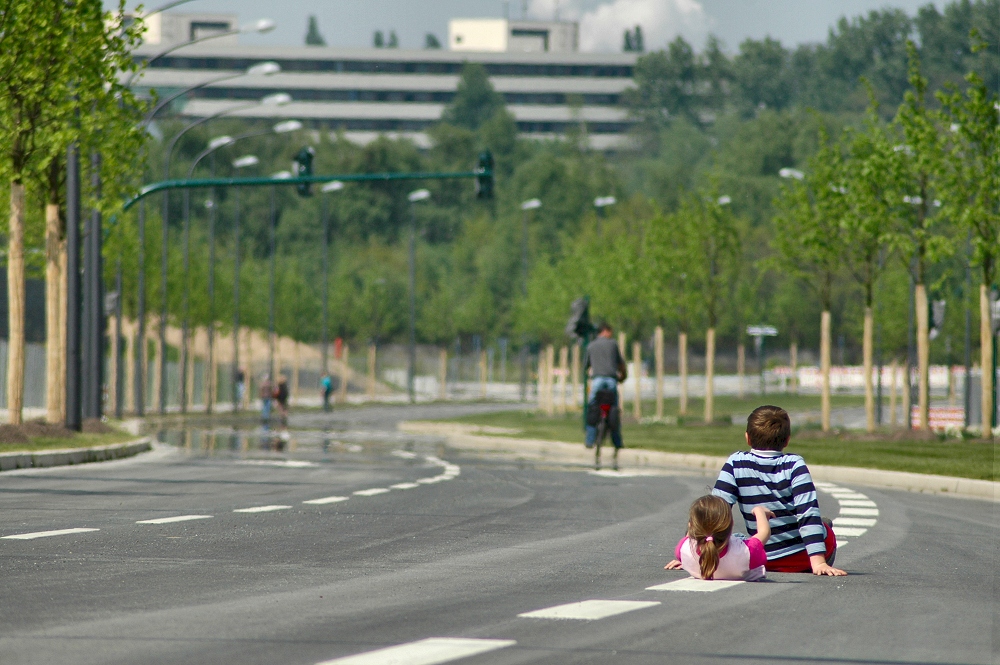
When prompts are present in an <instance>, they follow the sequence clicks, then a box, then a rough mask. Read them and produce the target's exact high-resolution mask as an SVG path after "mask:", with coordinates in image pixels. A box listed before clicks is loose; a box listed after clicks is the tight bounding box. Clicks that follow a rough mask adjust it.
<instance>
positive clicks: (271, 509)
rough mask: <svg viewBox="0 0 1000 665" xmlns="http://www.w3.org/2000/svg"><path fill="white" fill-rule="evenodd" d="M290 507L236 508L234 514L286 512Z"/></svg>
mask: <svg viewBox="0 0 1000 665" xmlns="http://www.w3.org/2000/svg"><path fill="white" fill-rule="evenodd" d="M289 508H291V506H254V507H252V508H237V509H236V510H234V511H233V512H234V513H270V512H274V511H275V510H288V509H289Z"/></svg>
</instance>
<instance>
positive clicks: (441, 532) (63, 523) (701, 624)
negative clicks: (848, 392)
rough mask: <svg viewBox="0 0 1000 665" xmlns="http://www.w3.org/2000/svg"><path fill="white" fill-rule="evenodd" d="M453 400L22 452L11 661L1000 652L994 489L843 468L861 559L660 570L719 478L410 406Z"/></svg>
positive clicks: (6, 600)
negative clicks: (486, 431) (570, 449)
mask: <svg viewBox="0 0 1000 665" xmlns="http://www.w3.org/2000/svg"><path fill="white" fill-rule="evenodd" d="M464 408H471V407H464ZM433 409H434V407H427V406H425V407H415V408H414V409H413V410H410V408H409V407H407V408H404V409H403V410H401V411H394V410H392V407H377V408H375V407H373V408H372V409H357V410H352V411H354V412H355V413H354V414H353V415H349V411H347V410H345V411H344V412H341V413H337V414H334V416H333V417H332V418H331V419H330V420H329V421H325V420H324V417H323V416H319V415H315V414H314V415H309V416H304V417H300V418H298V419H297V420H293V426H296V425H297V426H302V427H309V428H317V429H313V430H308V431H299V432H295V433H294V435H293V439H292V441H290V442H289V444H288V445H287V446H286V448H285V449H284V450H283V451H278V450H275V449H274V448H273V446H271V445H270V444H267V445H264V444H262V440H261V439H259V438H254V437H250V438H246V437H239V436H234V435H232V434H231V433H228V432H227V431H222V430H219V431H216V432H214V434H213V435H206V434H205V433H204V432H196V433H194V435H193V436H187V437H180V438H179V439H178V437H176V436H173V438H174V439H175V440H178V441H180V442H183V443H185V444H186V445H187V447H186V448H185V447H183V446H181V447H172V446H163V447H159V448H158V449H157V450H156V451H155V452H153V453H150V454H147V455H143V456H140V457H138V458H135V459H131V460H125V461H120V462H112V463H106V464H100V465H89V466H81V467H75V468H74V467H64V468H56V469H47V470H38V471H24V472H10V473H3V474H0V502H2V504H0V505H2V506H3V511H2V516H0V599H2V602H0V663H2V664H3V665H19V664H22V663H45V664H46V665H50V664H61V663H72V664H74V665H76V664H80V665H83V664H89V663H95V664H96V663H101V664H105V663H108V664H110V663H143V664H152V663H185V664H187V663H220V664H229V663H233V664H236V663H239V664H257V663H260V664H265V663H266V664H279V663H280V664H289V665H294V664H303V665H312V664H315V663H322V662H326V661H330V660H335V659H341V658H348V657H350V656H356V655H358V657H357V658H354V659H349V660H344V661H341V662H343V663H355V664H359V663H360V664H369V665H370V664H375V663H400V664H415V663H425V664H428V663H439V662H460V663H463V664H466V663H467V664H468V665H475V664H479V663H483V664H486V663H490V664H497V665H500V664H508V663H509V664H513V663H607V662H615V663H651V664H652V663H657V664H659V663H695V664H702V663H737V662H747V661H750V662H767V663H772V662H779V663H996V662H998V655H997V654H998V644H1000V640H998V626H1000V622H998V621H997V618H998V612H997V601H996V599H997V598H998V595H997V588H996V571H997V563H998V561H997V552H998V543H1000V538H998V533H1000V530H998V519H997V518H998V515H997V508H996V507H995V505H994V504H990V503H985V502H979V501H971V500H962V499H955V498H947V497H933V496H924V495H918V494H907V493H901V492H892V491H882V490H875V489H869V488H863V487H853V486H848V487H832V486H830V487H825V488H824V492H823V493H822V494H821V503H822V507H823V511H824V513H825V514H826V515H828V516H831V517H836V518H837V519H838V520H839V521H838V531H843V532H845V533H847V534H851V535H850V536H849V537H845V538H844V540H845V543H844V544H843V545H842V547H841V549H840V552H839V553H838V559H837V564H838V566H840V567H843V568H845V569H847V570H848V571H849V572H850V575H849V576H848V577H846V578H822V579H821V578H815V577H813V576H811V575H771V576H769V577H770V579H769V581H767V582H762V583H752V584H737V585H733V586H723V585H716V586H715V587H712V590H710V591H707V592H706V591H680V590H675V589H676V588H677V587H676V585H674V586H673V587H670V586H668V587H667V588H666V589H662V590H650V589H649V587H653V586H658V585H663V584H665V583H670V582H678V581H680V580H683V579H684V578H686V574H684V573H683V572H675V571H664V570H663V565H664V564H665V563H666V562H667V561H669V560H670V558H671V552H672V549H673V545H674V544H675V543H676V541H677V539H678V538H679V537H680V536H681V535H682V532H683V529H684V524H685V520H686V511H687V507H688V505H689V504H690V502H691V500H692V499H693V498H695V497H697V496H699V495H701V494H703V493H704V492H705V491H706V490H707V488H708V486H709V484H710V482H711V480H710V479H709V478H705V477H699V476H686V475H666V476H646V475H629V474H628V473H625V474H621V475H618V476H615V475H613V474H603V475H595V474H593V473H588V472H586V470H584V469H578V468H560V467H552V466H546V467H536V466H530V465H520V464H513V463H505V462H498V461H489V460H482V459H473V458H467V457H463V456H461V455H459V454H456V453H455V452H453V451H450V450H448V449H446V448H445V447H444V446H443V445H441V443H440V442H438V441H435V440H434V439H432V438H427V437H416V436H411V435H401V434H398V433H395V432H393V431H392V430H391V423H392V422H393V420H394V419H396V418H398V417H400V416H401V417H403V418H412V417H421V414H423V415H424V416H426V415H429V414H431V413H432V412H433ZM429 410H430V411H429ZM362 412H366V415H361V413H362ZM335 420H336V421H337V422H334V421H335ZM324 422H326V424H327V425H329V427H328V429H330V430H332V431H330V432H323V431H320V430H319V429H318V428H319V427H321V426H323V425H324ZM421 480H422V481H423V482H420V481H421ZM369 490H371V491H369ZM379 490H388V491H379ZM856 492H857V493H860V495H859V494H857V493H856ZM247 510H252V511H257V512H235V511H247ZM873 511H874V512H873ZM179 518H185V519H184V521H162V520H174V519H179ZM150 520H160V521H161V522H160V523H149V521H150ZM845 520H846V521H845ZM852 520H853V521H852ZM66 529H96V530H92V531H80V532H74V533H62V534H57V535H46V536H41V537H32V538H30V539H26V538H27V537H30V536H33V535H37V534H39V533H40V532H49V531H62V530H66ZM10 536H18V537H17V538H10ZM682 584H684V583H682ZM583 601H595V602H587V603H583ZM609 601H611V602H609ZM622 601H624V604H622ZM580 603H583V604H580ZM563 605H570V606H569V607H565V608H563V607H561V606H563ZM553 608H554V609H553ZM538 610H548V611H547V612H542V613H541V616H538V615H536V616H519V615H523V614H529V613H532V612H535V611H538ZM624 610H628V611H624ZM581 612H582V613H584V614H585V615H587V616H589V617H591V618H589V619H582V618H548V617H551V616H566V615H567V614H569V615H573V614H577V615H579V614H580V613H581ZM602 614H607V615H608V616H606V617H605V618H595V617H599V616H601V615H602ZM431 638H449V639H446V640H441V639H438V640H436V641H435V640H433V639H431ZM385 649H389V651H380V650H385ZM364 654H367V655H364ZM428 654H431V655H428ZM434 654H436V655H434ZM470 654H471V655H470ZM463 656H464V657H463Z"/></svg>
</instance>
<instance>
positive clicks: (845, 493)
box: [814, 483, 879, 549]
mask: <svg viewBox="0 0 1000 665" xmlns="http://www.w3.org/2000/svg"><path fill="white" fill-rule="evenodd" d="M814 484H815V485H816V488H817V489H819V490H821V491H823V492H826V493H827V494H830V495H831V496H832V497H833V498H834V499H836V501H837V503H838V504H839V506H840V512H839V514H838V516H837V517H835V518H834V520H833V530H834V534H835V535H836V536H837V548H838V549H839V548H841V547H843V546H844V545H847V544H848V543H849V542H850V541H849V540H842V538H858V537H860V536H863V535H865V534H866V533H868V528H869V527H873V526H875V524H876V523H877V522H878V520H877V519H875V518H877V517H878V515H879V512H878V505H876V503H875V502H874V501H872V500H871V499H869V498H868V497H867V496H866V495H864V494H862V493H860V492H858V491H855V490H852V489H849V488H847V487H840V486H839V485H835V484H833V483H814Z"/></svg>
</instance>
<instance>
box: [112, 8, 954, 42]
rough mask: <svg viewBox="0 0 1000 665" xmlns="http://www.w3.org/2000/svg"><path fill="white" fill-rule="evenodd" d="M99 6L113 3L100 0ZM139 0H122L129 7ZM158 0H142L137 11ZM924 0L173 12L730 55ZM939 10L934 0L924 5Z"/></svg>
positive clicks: (351, 33) (293, 25)
mask: <svg viewBox="0 0 1000 665" xmlns="http://www.w3.org/2000/svg"><path fill="white" fill-rule="evenodd" d="M104 3H105V6H106V7H107V8H112V7H113V6H117V5H116V3H112V2H109V1H108V0H104ZM138 4H139V3H138V2H135V0H128V4H127V6H128V7H129V8H130V9H132V8H134V7H135V6H137V5H138ZM159 4H161V3H160V1H159V0H147V2H146V3H145V5H146V7H147V8H153V7H156V6H158V5H159ZM927 4H932V3H931V2H929V0H509V1H508V2H504V1H503V0H294V1H293V2H288V1H287V0H286V2H275V0H194V1H193V2H190V3H188V4H185V5H183V6H181V7H177V8H176V9H175V10H173V11H177V12H220V13H232V14H236V15H238V17H239V20H240V22H241V23H244V24H245V23H249V22H252V21H254V20H256V19H259V18H271V19H273V20H275V21H276V22H277V24H278V27H277V28H276V29H275V30H274V31H273V32H271V33H269V34H266V35H244V36H241V38H240V39H241V41H242V42H243V43H248V44H271V45H281V46H300V45H302V43H303V41H304V38H305V34H306V25H307V21H308V17H309V15H315V16H316V17H317V19H318V21H319V27H320V32H321V33H322V34H323V36H324V37H325V39H326V42H327V44H328V45H330V46H354V47H358V46H370V45H371V40H372V34H373V32H374V31H375V30H382V31H383V32H384V33H385V34H386V35H388V33H389V31H390V30H394V31H395V32H396V34H397V35H398V36H399V41H400V46H401V47H402V48H421V47H422V46H423V43H424V35H425V34H426V33H428V32H430V33H433V34H434V35H436V36H437V37H438V39H439V40H440V41H441V43H445V42H446V40H447V32H448V19H450V18H479V17H494V18H500V17H503V16H505V15H507V16H508V17H509V18H512V19H518V18H521V17H522V16H524V15H526V16H527V17H529V18H536V19H546V20H550V19H552V18H555V17H559V18H562V19H573V20H577V21H579V22H580V47H581V50H584V51H605V52H607V51H620V50H621V46H622V35H623V32H624V30H625V29H626V28H631V27H634V26H635V25H637V24H638V25H641V26H642V29H643V32H644V33H645V35H646V39H645V42H646V49H647V50H655V49H658V48H662V47H663V46H664V45H665V44H666V43H667V42H669V41H671V40H672V39H674V38H675V37H676V36H677V35H682V36H684V37H685V39H687V40H688V41H690V42H692V43H693V44H694V45H695V47H696V48H699V49H700V47H701V46H702V45H703V44H704V42H705V38H706V37H707V36H708V35H709V34H715V35H717V36H718V37H720V38H721V39H722V41H723V44H724V46H725V48H726V50H727V51H729V52H735V51H736V50H737V49H738V48H739V44H740V42H742V41H743V40H744V39H747V38H754V39H761V38H763V37H765V36H771V37H773V38H775V39H778V40H780V41H781V42H782V43H783V44H785V45H786V46H789V45H794V44H799V43H803V42H819V41H823V40H824V39H825V38H826V36H827V33H828V31H829V29H830V26H832V25H833V24H834V23H835V22H836V21H837V19H839V18H840V17H841V16H844V15H847V16H849V17H853V16H856V15H858V14H867V13H868V12H870V11H873V10H877V9H883V8H885V7H887V6H888V7H898V8H900V9H903V10H904V11H906V12H907V13H908V14H911V15H913V14H915V13H916V10H917V9H918V8H919V7H921V6H923V5H927ZM933 4H935V5H937V6H938V7H939V8H940V7H942V6H943V4H944V3H943V2H941V1H940V0H939V1H937V2H934V3H933Z"/></svg>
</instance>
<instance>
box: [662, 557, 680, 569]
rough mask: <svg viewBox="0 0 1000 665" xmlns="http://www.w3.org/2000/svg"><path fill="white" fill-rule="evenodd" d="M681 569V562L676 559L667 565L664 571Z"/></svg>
mask: <svg viewBox="0 0 1000 665" xmlns="http://www.w3.org/2000/svg"><path fill="white" fill-rule="evenodd" d="M680 567H681V562H680V561H678V560H677V559H674V560H673V561H671V562H670V563H668V564H667V565H665V566H664V567H663V570H677V569H678V568H680Z"/></svg>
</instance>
